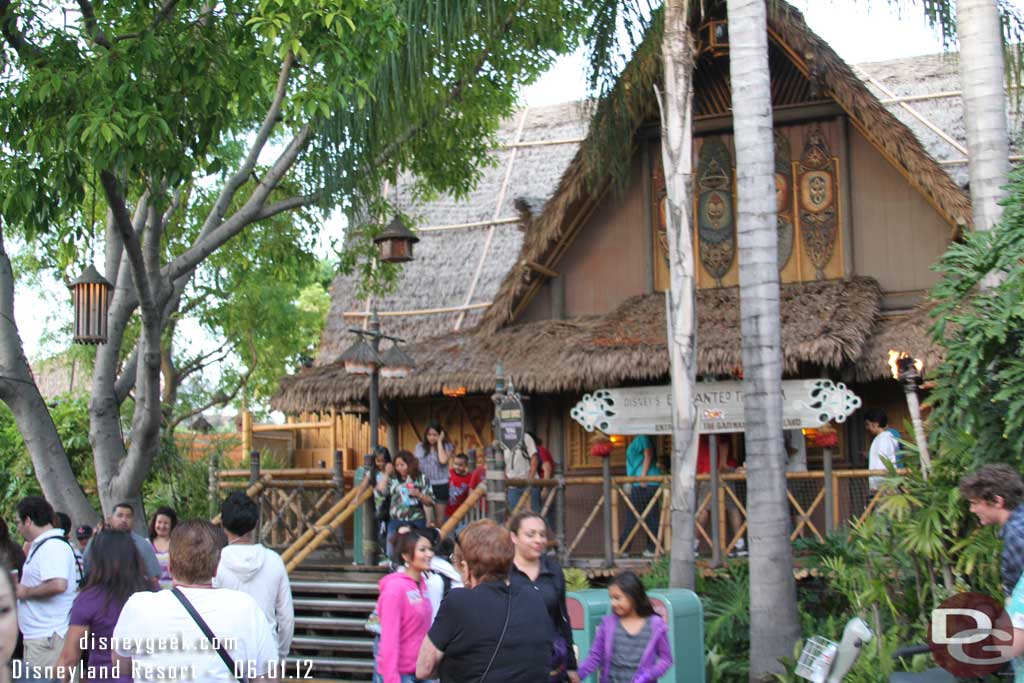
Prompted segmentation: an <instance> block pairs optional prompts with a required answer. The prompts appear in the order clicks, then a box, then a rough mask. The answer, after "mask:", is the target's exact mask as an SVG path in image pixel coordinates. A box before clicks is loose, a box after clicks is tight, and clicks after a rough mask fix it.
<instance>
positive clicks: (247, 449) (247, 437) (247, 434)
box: [242, 410, 252, 458]
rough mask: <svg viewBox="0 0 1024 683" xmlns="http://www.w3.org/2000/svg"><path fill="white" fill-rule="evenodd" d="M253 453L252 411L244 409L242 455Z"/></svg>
mask: <svg viewBox="0 0 1024 683" xmlns="http://www.w3.org/2000/svg"><path fill="white" fill-rule="evenodd" d="M250 453H252V413H250V412H249V411H248V410H243V411H242V457H243V458H244V457H246V456H247V455H249V454H250Z"/></svg>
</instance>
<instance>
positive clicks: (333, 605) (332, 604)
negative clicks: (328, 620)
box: [292, 598, 377, 614]
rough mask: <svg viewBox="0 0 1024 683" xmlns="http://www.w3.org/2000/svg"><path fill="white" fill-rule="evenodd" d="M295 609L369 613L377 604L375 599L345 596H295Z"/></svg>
mask: <svg viewBox="0 0 1024 683" xmlns="http://www.w3.org/2000/svg"><path fill="white" fill-rule="evenodd" d="M292 602H293V603H294V605H295V611H296V612H298V611H299V610H304V609H310V610H337V611H343V612H345V611H347V612H365V613H367V614H369V613H370V612H372V611H373V608H374V607H376V606H377V601H376V600H349V599H345V598H295V599H294V600H293V601H292Z"/></svg>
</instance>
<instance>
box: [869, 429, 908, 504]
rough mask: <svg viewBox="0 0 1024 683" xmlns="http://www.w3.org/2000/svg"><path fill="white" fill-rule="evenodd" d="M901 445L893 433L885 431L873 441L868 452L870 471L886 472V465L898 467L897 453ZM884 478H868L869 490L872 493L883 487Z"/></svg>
mask: <svg viewBox="0 0 1024 683" xmlns="http://www.w3.org/2000/svg"><path fill="white" fill-rule="evenodd" d="M899 447H900V446H899V443H897V442H896V437H895V436H893V435H892V432H890V431H888V430H884V431H883V432H882V433H881V434H879V435H878V436H876V437H875V438H874V439H873V440H872V441H871V449H870V450H869V451H868V469H869V470H884V469H885V463H886V462H889V463H892V464H893V465H896V451H898V450H899ZM882 479H883V477H868V488H870V489H871V490H872V491H874V490H876V489H878V487H879V486H881V485H882Z"/></svg>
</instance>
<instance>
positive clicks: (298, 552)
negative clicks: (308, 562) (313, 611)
mask: <svg viewBox="0 0 1024 683" xmlns="http://www.w3.org/2000/svg"><path fill="white" fill-rule="evenodd" d="M372 497H373V488H372V487H369V486H359V487H353V488H352V490H350V491H349V492H348V493H346V494H345V498H342V499H341V500H340V501H338V502H337V503H336V504H335V505H334V506H333V507H332V508H331V510H329V511H328V512H327V514H325V515H324V516H323V517H321V518H320V519H319V520H317V524H316V525H314V526H313V528H312V529H307V531H306V533H304V534H303V536H302V537H300V538H299V539H297V540H296V542H295V543H293V544H292V545H291V546H289V547H288V549H287V550H285V552H284V553H282V555H281V559H282V560H284V562H285V568H286V569H287V570H288V571H289V572H291V571H293V570H294V569H295V568H296V567H298V566H299V565H300V564H301V563H302V561H303V560H305V559H306V558H307V557H309V556H310V554H311V553H312V552H313V551H314V550H316V549H317V548H319V547H320V546H321V545H323V544H324V543H326V542H327V541H328V540H329V539H330V538H331V537H332V535H333V534H334V533H335V532H336V531H337V530H338V529H339V528H341V525H342V524H344V523H345V522H347V521H348V520H349V519H350V518H351V517H352V515H354V514H355V513H356V510H358V509H359V508H360V506H361V505H363V504H364V503H365V502H366V501H368V500H370V498H372ZM346 498H347V500H346ZM342 503H344V505H342ZM310 532H312V533H311V534H310Z"/></svg>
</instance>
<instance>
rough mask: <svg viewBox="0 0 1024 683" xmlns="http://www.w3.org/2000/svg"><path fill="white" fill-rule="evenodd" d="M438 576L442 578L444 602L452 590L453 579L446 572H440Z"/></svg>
mask: <svg viewBox="0 0 1024 683" xmlns="http://www.w3.org/2000/svg"><path fill="white" fill-rule="evenodd" d="M438 574H439V575H440V576H441V583H442V584H443V586H444V587H443V588H442V589H441V599H442V600H443V599H444V598H445V597H446V596H447V595H448V593H450V592H451V590H452V577H450V576H448V575H447V574H446V573H444V572H438Z"/></svg>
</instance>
